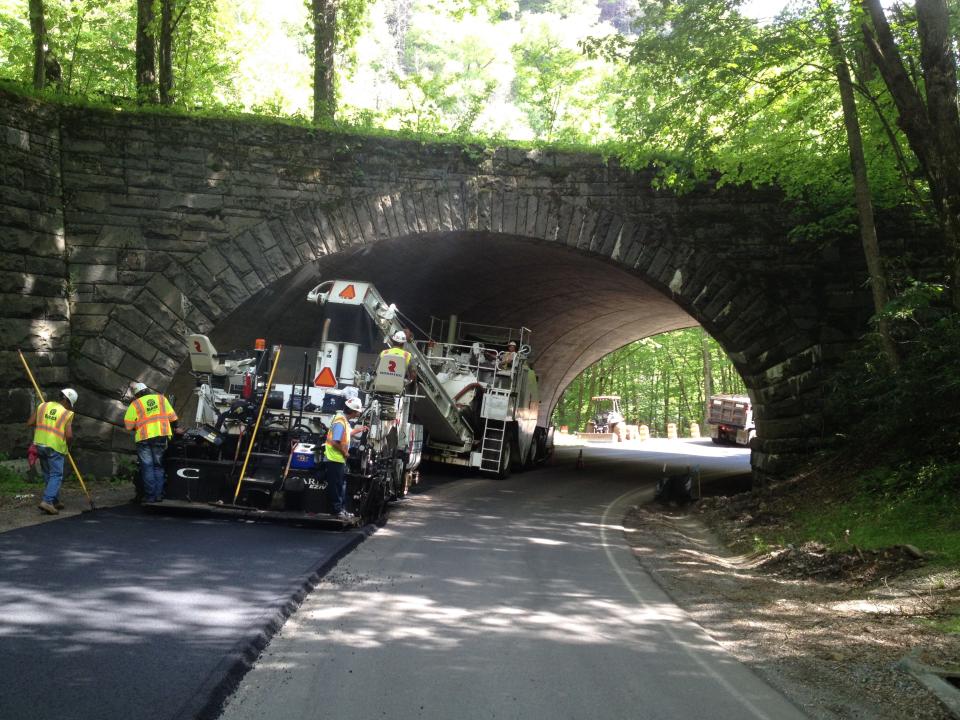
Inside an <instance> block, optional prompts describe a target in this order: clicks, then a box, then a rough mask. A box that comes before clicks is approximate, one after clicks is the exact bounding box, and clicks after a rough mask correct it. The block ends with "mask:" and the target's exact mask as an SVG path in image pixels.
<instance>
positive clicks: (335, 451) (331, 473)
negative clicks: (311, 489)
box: [323, 397, 367, 520]
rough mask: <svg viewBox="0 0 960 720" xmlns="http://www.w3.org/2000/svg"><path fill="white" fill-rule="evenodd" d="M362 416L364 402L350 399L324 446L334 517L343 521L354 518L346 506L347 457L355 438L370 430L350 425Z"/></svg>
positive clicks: (326, 477) (334, 418)
mask: <svg viewBox="0 0 960 720" xmlns="http://www.w3.org/2000/svg"><path fill="white" fill-rule="evenodd" d="M361 412H363V403H361V402H360V398H356V397H352V398H347V401H346V402H345V403H344V409H343V411H342V412H341V411H339V410H338V411H337V413H336V415H334V416H333V420H332V421H331V422H330V429H329V430H327V438H326V440H325V441H324V443H323V456H324V463H323V477H324V480H326V481H327V487H329V488H330V493H331V494H332V497H331V508H330V514H331V515H333V516H335V517H338V518H341V519H343V520H346V519H349V518H352V517H353V516H352V515H351V514H350V513H349V512H347V509H346V507H345V506H344V502H345V501H346V495H347V474H346V471H347V456H348V455H349V454H350V438H351V436H352V435H354V434H355V433H361V432H363V431H365V430H366V429H367V428H366V427H365V426H358V427H356V428H353V429H352V430H351V428H350V421H351V420H355V419H357V418H358V417H360V413H361Z"/></svg>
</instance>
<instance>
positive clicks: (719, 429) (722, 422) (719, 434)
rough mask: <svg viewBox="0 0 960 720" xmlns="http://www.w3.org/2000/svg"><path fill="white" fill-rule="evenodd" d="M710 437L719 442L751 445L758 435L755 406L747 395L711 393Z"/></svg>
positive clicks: (708, 413)
mask: <svg viewBox="0 0 960 720" xmlns="http://www.w3.org/2000/svg"><path fill="white" fill-rule="evenodd" d="M707 424H708V425H709V428H710V439H711V440H713V442H715V443H717V444H731V445H743V446H746V447H749V446H750V441H751V440H753V438H754V437H755V436H756V429H755V427H754V424H753V406H752V404H751V402H750V398H749V397H748V396H746V395H711V396H710V401H709V403H708V405H707Z"/></svg>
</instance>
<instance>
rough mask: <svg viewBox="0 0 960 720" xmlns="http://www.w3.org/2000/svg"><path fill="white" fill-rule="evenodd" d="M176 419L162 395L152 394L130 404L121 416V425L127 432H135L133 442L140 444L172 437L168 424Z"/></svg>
mask: <svg viewBox="0 0 960 720" xmlns="http://www.w3.org/2000/svg"><path fill="white" fill-rule="evenodd" d="M176 419H177V414H176V413H175V412H174V411H173V408H172V407H170V402H169V401H168V400H167V399H166V398H165V397H164V396H163V395H160V394H159V393H152V394H150V395H144V396H143V397H139V398H137V399H136V400H134V401H133V402H132V403H130V407H128V408H127V413H126V415H124V416H123V424H124V425H125V426H126V428H127V430H136V431H137V434H136V435H135V440H136V441H137V442H142V441H143V440H151V439H153V438H155V437H170V436H171V435H173V431H172V430H171V429H170V423H172V422H174V421H175V420H176Z"/></svg>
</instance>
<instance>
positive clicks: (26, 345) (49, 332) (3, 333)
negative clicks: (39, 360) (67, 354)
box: [0, 317, 70, 352]
mask: <svg viewBox="0 0 960 720" xmlns="http://www.w3.org/2000/svg"><path fill="white" fill-rule="evenodd" d="M0 337H2V338H3V339H4V345H5V346H6V347H8V348H22V349H23V350H24V351H28V350H31V351H36V352H54V351H58V350H65V349H66V348H67V347H68V345H69V341H70V323H69V321H66V320H39V319H25V318H8V317H0Z"/></svg>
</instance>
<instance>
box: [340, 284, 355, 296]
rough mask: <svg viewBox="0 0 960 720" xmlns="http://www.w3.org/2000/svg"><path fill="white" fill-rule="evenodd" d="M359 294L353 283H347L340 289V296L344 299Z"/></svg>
mask: <svg viewBox="0 0 960 720" xmlns="http://www.w3.org/2000/svg"><path fill="white" fill-rule="evenodd" d="M356 296H357V291H356V290H354V289H353V283H350V284H349V285H347V286H346V287H345V288H344V289H343V290H341V291H340V297H342V298H343V299H344V300H353V299H354V298H355V297H356Z"/></svg>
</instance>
